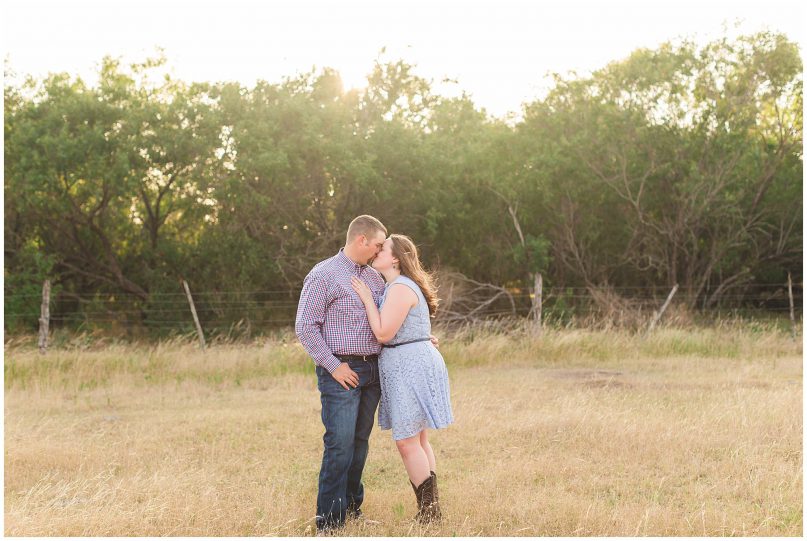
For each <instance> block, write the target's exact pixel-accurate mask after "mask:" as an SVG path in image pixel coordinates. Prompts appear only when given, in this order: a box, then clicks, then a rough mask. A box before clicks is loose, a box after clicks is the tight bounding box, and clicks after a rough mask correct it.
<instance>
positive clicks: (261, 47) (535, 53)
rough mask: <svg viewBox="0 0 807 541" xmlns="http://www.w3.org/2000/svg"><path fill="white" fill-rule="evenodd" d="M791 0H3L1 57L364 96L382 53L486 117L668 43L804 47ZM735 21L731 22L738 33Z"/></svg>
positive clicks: (15, 64)
mask: <svg viewBox="0 0 807 541" xmlns="http://www.w3.org/2000/svg"><path fill="white" fill-rule="evenodd" d="M804 5H806V4H805V2H804V1H803V0H800V1H799V2H795V1H783V0H756V1H754V2H746V1H740V0H733V1H732V0H700V1H691V0H675V1H667V0H665V1H652V0H644V1H626V0H619V1H602V2H596V3H594V2H581V1H560V0H555V1H552V2H524V1H522V2H516V1H512V0H489V1H486V2H473V1H463V2H457V1H437V0H431V1H421V0H409V1H406V2H401V1H383V0H375V1H363V2H359V1H354V0H332V1H330V2H324V1H322V0H320V1H311V0H300V1H295V2H291V1H278V2H272V1H268V0H267V1H264V2H254V1H253V2H247V1H244V0H228V1H221V0H219V1H217V2H210V1H208V0H198V1H180V0H174V1H171V0H157V1H155V0H140V1H131V0H121V1H113V0H105V1H88V0H72V1H61V2H43V1H37V0H25V1H20V0H11V1H10V0H5V1H4V2H2V7H0V10H2V35H3V38H2V39H3V54H4V58H6V59H7V61H8V62H9V66H10V68H11V69H12V70H13V71H14V72H16V73H18V74H30V75H34V76H36V77H41V76H44V75H45V74H47V73H48V72H57V71H66V72H68V73H71V74H74V75H79V76H81V77H82V78H84V79H85V80H87V81H90V82H92V81H94V79H95V77H94V75H93V73H94V69H95V68H96V67H97V65H98V63H99V61H100V60H101V58H102V57H103V56H104V55H107V54H108V55H113V56H121V57H123V59H124V60H125V61H140V60H142V59H144V58H145V57H147V56H153V55H154V54H155V51H156V48H157V47H162V48H163V49H164V50H165V54H166V56H167V58H168V62H169V65H170V67H171V68H172V72H173V73H174V75H175V76H177V77H179V78H181V79H183V80H186V81H202V80H207V81H222V80H237V81H240V82H242V83H243V84H246V85H252V84H254V83H255V81H256V80H259V79H264V80H266V81H270V82H278V81H280V80H281V78H282V77H283V76H291V75H294V74H296V73H299V72H305V71H309V70H310V69H311V68H312V67H313V66H316V67H318V68H321V67H324V66H330V67H333V68H336V69H337V70H339V71H340V73H341V74H342V78H343V81H344V82H345V85H346V87H360V86H363V83H364V77H365V75H366V74H367V73H368V72H369V71H370V69H371V68H372V65H373V61H374V60H375V59H376V58H377V57H378V55H379V52H380V50H381V48H382V47H386V48H387V53H386V55H385V56H384V57H383V58H385V59H387V60H397V59H399V58H402V59H404V60H406V61H408V62H410V63H414V64H417V66H418V67H417V73H419V74H420V75H422V76H425V77H427V78H430V79H433V80H435V81H440V80H442V79H443V78H444V77H449V78H452V79H456V80H457V81H458V84H457V85H447V86H440V85H436V86H435V87H434V88H436V89H437V90H438V91H439V92H441V93H443V94H451V95H455V94H457V93H459V91H460V90H465V91H467V92H468V93H469V94H470V95H471V96H472V98H473V100H474V102H475V103H476V104H477V105H478V106H481V107H484V108H486V109H487V110H488V112H489V113H491V114H494V115H496V116H503V115H505V114H506V113H507V112H519V111H520V109H521V103H522V102H524V101H530V100H532V99H535V98H537V97H540V96H541V95H543V93H544V92H545V90H546V89H547V88H548V87H549V82H548V79H547V78H546V74H547V73H548V72H553V71H557V72H562V73H565V72H567V71H569V70H576V71H577V72H578V73H583V74H584V73H586V72H588V71H591V70H594V69H597V68H599V67H602V66H604V65H605V64H607V63H608V62H610V61H612V60H617V59H620V58H624V57H625V56H627V55H628V54H630V53H631V52H632V51H633V50H635V49H637V48H640V47H650V48H653V47H656V46H657V45H659V44H660V43H662V42H663V41H666V40H670V39H675V38H678V37H689V38H694V39H696V40H697V41H699V42H705V41H707V40H709V39H714V38H716V37H719V36H722V35H724V34H725V33H726V32H728V34H729V35H730V36H735V35H737V34H739V33H745V32H755V31H758V30H762V29H769V30H775V31H780V32H784V33H785V34H786V35H787V36H788V37H789V38H790V39H791V40H794V41H796V42H797V43H799V45H800V46H801V48H802V54H803V48H804V42H805V8H804V7H803V6H804ZM737 24H739V26H737Z"/></svg>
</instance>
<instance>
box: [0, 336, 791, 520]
mask: <svg viewBox="0 0 807 541" xmlns="http://www.w3.org/2000/svg"><path fill="white" fill-rule="evenodd" d="M441 336H442V339H441V342H442V344H441V351H442V352H443V355H444V356H445V358H446V362H447V364H448V367H449V373H450V377H451V391H452V403H453V407H454V413H455V417H456V423H455V424H454V425H452V426H451V427H450V428H448V429H446V430H443V431H439V432H433V433H432V443H433V446H434V448H435V452H436V454H437V460H438V476H439V480H440V494H441V499H442V505H443V510H444V515H445V518H444V522H443V524H442V525H441V526H440V527H430V528H429V529H428V530H425V531H422V530H420V528H419V527H417V526H414V525H413V524H412V522H411V521H410V518H411V516H412V515H414V513H415V501H414V494H413V493H412V491H411V488H410V487H409V484H408V481H407V479H406V474H405V472H404V469H403V467H402V465H401V463H400V459H399V457H398V455H397V452H396V450H395V446H394V444H393V442H392V440H391V437H390V433H389V432H381V431H380V430H378V429H376V430H375V431H374V432H373V435H372V438H371V443H370V445H371V447H370V456H369V458H368V464H367V467H366V469H365V486H366V493H367V497H366V501H365V505H364V506H363V510H364V512H365V515H366V516H367V517H368V518H372V519H375V520H378V521H380V524H377V525H364V524H355V523H352V524H349V525H348V527H347V528H346V529H345V530H344V533H345V534H346V535H366V536H382V535H386V536H403V535H414V534H426V535H441V536H451V535H461V536H475V535H485V536H493V535H516V536H549V535H552V536H555V535H564V536H577V535H581V536H586V535H597V536H614V535H628V536H630V535H670V536H673V535H674V536H680V535H687V536H700V535H753V536H756V535H773V536H798V535H801V533H802V530H803V521H802V515H803V501H802V486H803V485H802V483H803V477H802V466H803V456H802V450H803V447H802V426H803V418H802V345H801V340H800V339H799V340H798V341H794V340H792V339H791V338H790V336H789V335H788V334H785V333H782V332H780V331H776V330H775V329H773V328H764V327H759V326H756V327H755V326H748V325H744V326H729V327H724V328H720V327H718V328H712V329H695V330H678V329H660V330H658V332H657V333H655V334H654V335H653V336H651V337H650V338H647V339H642V338H641V337H639V336H636V335H633V334H627V333H620V332H616V331H614V332H586V331H571V330H566V331H554V332H553V331H549V332H546V333H545V334H544V336H543V337H542V338H540V339H533V338H529V337H527V336H526V335H522V334H518V333H509V334H508V333H491V332H474V331H465V332H462V333H458V334H447V333H443V334H441ZM319 409H320V405H319V395H318V392H317V390H316V381H315V377H314V374H313V369H312V365H311V363H310V361H309V360H308V359H307V358H306V356H305V353H304V352H303V351H302V349H301V348H300V347H299V346H298V345H297V344H296V343H295V341H294V340H293V338H292V337H288V338H287V339H286V340H285V341H283V340H279V341H271V342H265V343H256V344H251V345H232V344H231V345H226V344H222V345H217V346H214V347H213V348H211V349H209V350H208V351H207V352H205V353H203V354H202V353H200V352H199V351H198V350H197V349H196V347H195V346H194V345H193V344H192V343H181V342H170V343H162V344H159V345H120V344H117V345H116V344H109V343H107V344H102V345H100V346H99V345H92V344H89V343H87V342H85V341H77V342H75V343H73V344H72V345H71V344H66V345H65V346H63V347H62V348H60V349H57V350H53V351H50V352H48V354H47V355H45V356H40V355H39V354H38V353H37V352H36V351H35V350H34V349H33V348H32V347H31V346H30V341H26V342H18V343H7V344H6V348H5V419H4V420H5V434H4V437H5V456H4V460H5V486H4V495H5V517H4V518H5V532H4V533H5V534H6V535H10V536H21V535H25V536H30V535H51V536H52V535H58V536H77V535H84V536H98V535H106V536H129V535H147V536H163V535H187V536H200V535H207V536H221V535H229V536H258V535H276V536H285V535H310V534H312V528H313V515H314V503H315V498H316V480H317V473H318V471H319V464H320V460H321V452H322V451H321V445H322V440H321V436H322V426H321V423H320V420H319Z"/></svg>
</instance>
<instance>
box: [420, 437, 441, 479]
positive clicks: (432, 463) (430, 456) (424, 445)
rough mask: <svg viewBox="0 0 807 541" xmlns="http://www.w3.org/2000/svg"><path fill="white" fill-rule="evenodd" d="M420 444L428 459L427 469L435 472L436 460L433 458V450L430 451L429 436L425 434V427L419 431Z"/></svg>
mask: <svg viewBox="0 0 807 541" xmlns="http://www.w3.org/2000/svg"><path fill="white" fill-rule="evenodd" d="M420 446H421V447H422V448H423V452H425V453H426V458H427V459H428V460H429V470H431V471H433V472H437V462H436V461H435V460H434V451H432V446H431V444H430V443H429V436H428V435H427V434H426V430H425V429H424V430H423V431H422V432H421V433H420Z"/></svg>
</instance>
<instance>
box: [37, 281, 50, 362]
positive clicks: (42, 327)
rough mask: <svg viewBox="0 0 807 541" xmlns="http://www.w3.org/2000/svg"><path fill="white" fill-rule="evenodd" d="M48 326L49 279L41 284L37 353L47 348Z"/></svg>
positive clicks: (43, 351)
mask: <svg viewBox="0 0 807 541" xmlns="http://www.w3.org/2000/svg"><path fill="white" fill-rule="evenodd" d="M48 327H50V280H45V283H44V284H43V285H42V307H41V309H40V311H39V353H42V354H44V353H45V352H46V351H47V350H48Z"/></svg>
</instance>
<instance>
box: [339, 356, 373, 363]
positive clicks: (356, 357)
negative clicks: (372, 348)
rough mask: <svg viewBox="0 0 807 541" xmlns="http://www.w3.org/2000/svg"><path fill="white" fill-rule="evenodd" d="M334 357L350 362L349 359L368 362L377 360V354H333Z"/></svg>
mask: <svg viewBox="0 0 807 541" xmlns="http://www.w3.org/2000/svg"><path fill="white" fill-rule="evenodd" d="M334 357H336V358H337V359H339V360H340V361H344V362H350V361H362V362H368V361H377V360H378V355H334Z"/></svg>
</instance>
